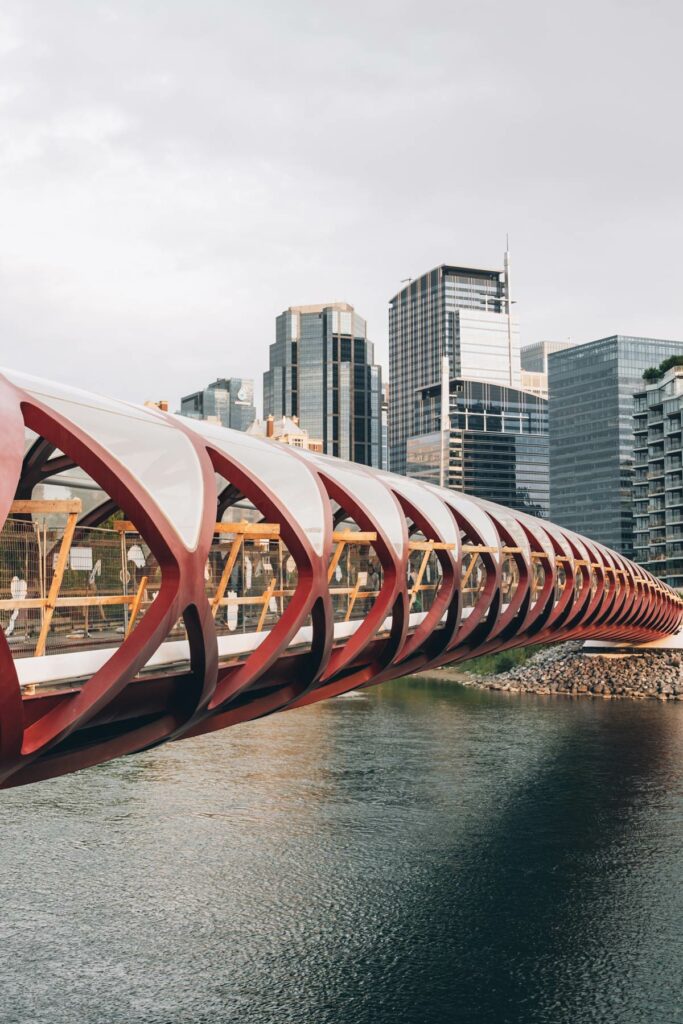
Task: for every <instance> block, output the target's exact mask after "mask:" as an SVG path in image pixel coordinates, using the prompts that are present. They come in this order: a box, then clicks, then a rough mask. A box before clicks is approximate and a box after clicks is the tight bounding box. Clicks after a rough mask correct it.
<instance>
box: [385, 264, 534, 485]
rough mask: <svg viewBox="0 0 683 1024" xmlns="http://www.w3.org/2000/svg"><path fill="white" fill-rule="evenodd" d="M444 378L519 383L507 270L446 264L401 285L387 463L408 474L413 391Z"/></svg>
mask: <svg viewBox="0 0 683 1024" xmlns="http://www.w3.org/2000/svg"><path fill="white" fill-rule="evenodd" d="M444 358H447V359H448V365H449V377H450V378H453V379H460V380H479V381H485V382H486V383H489V384H496V385H499V386H501V387H513V388H518V387H519V386H520V360H519V329H518V325H517V321H516V317H514V316H513V315H512V308H511V300H510V289H509V273H508V272H506V271H501V270H481V269H478V268H473V267H456V266H449V265H446V264H443V265H442V266H440V267H436V268H435V269H434V270H430V271H429V272H428V273H426V274H423V275H422V276H421V277H418V278H417V279H416V280H414V281H411V282H410V283H409V284H406V285H405V287H404V288H402V289H401V291H400V292H398V294H397V295H395V296H394V297H393V299H391V302H390V304H389V393H390V395H391V405H390V408H389V463H390V468H391V469H392V470H393V471H394V472H397V473H405V471H406V445H407V442H408V438H409V437H411V436H412V435H414V434H416V433H418V432H420V431H418V427H419V420H420V410H419V408H418V406H419V400H418V399H417V397H416V395H417V389H418V388H425V387H430V386H433V385H438V384H439V383H440V381H441V377H442V372H443V371H442V367H443V360H444Z"/></svg>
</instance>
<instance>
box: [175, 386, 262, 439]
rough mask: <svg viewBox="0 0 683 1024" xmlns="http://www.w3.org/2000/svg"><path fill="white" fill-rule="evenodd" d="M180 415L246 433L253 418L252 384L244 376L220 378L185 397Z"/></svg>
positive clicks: (254, 415) (254, 412)
mask: <svg viewBox="0 0 683 1024" xmlns="http://www.w3.org/2000/svg"><path fill="white" fill-rule="evenodd" d="M180 415H181V416H189V417H190V419H195V420H213V421H214V422H218V423H220V424H221V426H223V427H231V428H232V429H233V430H246V429H247V427H248V426H249V425H250V424H251V423H253V422H254V420H255V419H256V407H255V406H254V382H253V380H248V379H246V378H244V377H229V378H226V377H219V378H218V380H215V381H214V382H213V383H212V384H209V385H207V387H205V388H204V389H203V390H202V391H193V392H192V394H191V395H184V396H183V397H182V398H181V399H180Z"/></svg>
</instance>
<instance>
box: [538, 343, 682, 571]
mask: <svg viewBox="0 0 683 1024" xmlns="http://www.w3.org/2000/svg"><path fill="white" fill-rule="evenodd" d="M682 354H683V341H663V340H660V339H657V338H633V337H627V336H624V335H621V334H615V335H613V336H611V337H609V338H601V339H600V340H598V341H591V342H588V343H587V344H584V345H572V346H571V348H567V349H565V350H564V351H560V352H553V353H551V354H550V356H549V358H548V382H549V390H550V401H549V418H550V517H551V519H552V520H553V522H556V523H558V524H559V525H560V526H566V527H567V528H568V529H570V530H575V531H576V532H577V533H583V534H586V535H587V536H589V537H591V538H592V539H593V540H596V541H599V542H600V543H602V544H606V545H607V546H608V547H611V548H614V549H615V550H616V551H620V552H621V553H622V554H623V555H626V556H628V557H629V558H632V557H633V553H634V550H633V464H634V455H633V404H634V397H633V396H634V394H635V392H636V391H641V390H642V387H643V380H642V375H643V371H644V370H646V369H648V368H649V367H651V366H658V365H659V364H660V363H661V362H662V361H663V360H664V359H666V358H667V357H668V356H672V355H682Z"/></svg>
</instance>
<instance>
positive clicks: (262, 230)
mask: <svg viewBox="0 0 683 1024" xmlns="http://www.w3.org/2000/svg"><path fill="white" fill-rule="evenodd" d="M438 8H439V16H438V17H434V18H429V17H425V18H420V19H415V18H414V17H410V16H409V11H410V8H409V7H408V5H407V4H402V3H400V2H399V3H398V5H397V4H394V5H392V8H391V17H389V16H388V10H387V8H386V7H385V5H383V4H378V5H375V6H374V7H373V8H372V9H369V10H368V9H367V5H362V6H361V5H360V4H357V3H351V4H350V5H347V8H346V17H345V18H344V20H343V23H341V22H340V19H339V18H338V16H337V13H336V12H335V11H333V10H330V11H327V10H324V9H321V8H320V7H319V6H313V5H310V4H307V3H302V2H298V3H293V4H292V5H290V6H289V7H288V8H287V9H286V10H284V9H283V10H279V9H272V10H271V9H267V10H264V9H263V8H262V7H259V6H258V5H254V6H252V7H250V8H249V9H241V8H238V7H234V6H233V5H230V4H226V5H225V7H218V6H215V5H211V6H209V5H206V4H201V3H200V4H199V5H196V6H195V7H193V9H192V10H191V11H190V10H189V9H185V8H184V7H182V6H179V5H170V6H168V7H167V8H165V9H164V11H163V12H160V11H156V10H153V9H147V10H142V9H140V8H139V6H138V5H135V4H132V3H129V2H125V0H124V2H122V3H120V4H117V5H116V7H115V8H112V7H111V6H107V5H102V6H98V7H92V6H91V5H90V6H88V5H84V4H82V3H77V2H75V3H72V4H70V5H49V6H47V7H46V6H45V5H39V4H36V3H32V2H28V3H25V4H19V3H16V2H15V3H12V2H9V3H8V4H6V5H4V7H3V17H2V26H1V27H2V50H3V63H2V69H1V70H0V94H1V95H2V104H1V105H0V127H1V128H2V132H1V133H0V137H1V138H2V139H3V140H5V141H4V142H3V144H2V147H1V149H0V179H1V181H2V186H3V187H2V190H1V193H0V213H1V214H2V219H3V242H2V248H1V249H0V254H1V256H2V262H1V264H0V283H1V284H2V302H0V329H1V330H2V334H3V337H4V338H5V339H7V343H6V344H7V346H8V347H9V346H10V345H12V346H13V347H16V348H17V349H18V350H20V351H21V353H22V356H21V359H20V360H18V359H11V358H9V357H8V356H7V355H6V356H5V357H4V359H3V361H4V362H14V363H17V362H21V363H22V364H23V365H24V367H26V366H32V367H34V366H38V367H39V368H40V370H41V372H43V373H44V374H45V375H46V376H59V375H60V372H63V363H64V360H65V357H66V358H68V359H69V362H70V370H71V372H74V371H75V372H77V375H78V379H79V381H80V383H81V384H82V385H83V386H84V387H86V388H92V389H94V390H99V391H101V392H105V393H106V392H114V393H116V394H118V395H119V396H121V397H123V398H126V399H129V400H133V399H137V398H141V397H143V396H144V395H146V394H148V393H151V391H152V388H153V390H154V393H155V394H157V393H158V394H164V395H166V396H167V397H168V399H169V401H170V403H171V407H173V408H175V407H176V406H177V402H178V399H179V397H180V392H181V390H182V388H181V387H180V386H178V385H177V383H176V380H177V379H180V380H183V381H186V380H187V379H188V377H189V375H190V374H192V375H193V376H194V375H196V379H197V381H198V382H201V381H204V380H208V379H210V378H211V376H212V375H213V374H214V372H215V371H214V367H215V365H216V362H217V361H218V359H219V358H220V357H221V356H222V355H223V354H224V353H225V354H227V355H228V356H229V357H230V372H232V373H234V374H235V375H237V376H251V375H253V374H254V370H255V369H256V368H257V367H258V368H260V367H263V366H264V365H265V364H266V356H267V349H268V344H269V342H270V338H271V324H272V318H273V316H274V315H275V314H276V313H277V311H278V310H280V309H283V308H285V307H286V306H288V305H290V304H292V303H298V302H306V301H307V300H308V298H309V296H313V297H319V298H321V299H325V300H327V301H332V300H342V301H348V302H352V303H353V304H354V305H355V306H356V307H357V308H359V309H362V310H363V313H364V315H365V316H366V317H367V320H368V325H369V330H370V333H371V336H372V337H373V339H374V340H375V343H376V345H377V357H378V361H379V362H380V363H381V364H382V365H383V366H384V367H385V368H386V366H387V324H386V304H387V300H388V297H389V296H391V295H392V294H395V293H396V291H397V290H398V288H399V287H400V284H401V280H402V279H403V278H406V277H411V276H412V277H414V276H416V275H417V274H420V273H422V272H423V271H424V269H425V268H428V267H432V266H436V265H438V264H439V263H440V262H442V261H444V260H445V261H449V262H455V263H464V264H466V265H468V264H469V265H474V266H488V265H490V263H491V256H492V254H497V253H499V252H501V251H502V249H503V247H504V239H505V233H506V232H508V231H509V233H510V243H511V249H512V252H513V257H514V278H513V291H514V294H515V297H516V299H517V302H518V308H519V310H520V311H522V317H521V319H522V324H523V331H522V343H523V344H526V343H530V342H533V341H536V340H538V339H541V338H557V339H558V340H564V339H566V338H567V337H571V338H572V339H573V340H576V341H579V342H583V341H588V340H590V339H591V338H596V337H601V336H606V335H608V334H610V333H613V332H614V331H618V332H622V333H624V334H630V335H634V336H647V335H653V336H658V337H679V336H681V335H682V334H683V323H682V314H681V312H680V309H679V303H678V301H677V283H678V279H679V277H680V265H681V255H680V246H679V238H680V213H679V212H678V211H679V203H678V201H677V199H678V190H679V185H678V180H677V178H678V174H677V168H678V166H679V163H680V151H681V145H682V143H681V141H680V139H679V137H678V135H677V133H675V132H671V131H670V130H667V126H668V125H670V124H671V123H674V122H675V117H676V113H677V109H676V104H675V99H676V96H677V91H678V90H677V77H678V74H679V72H678V70H677V68H678V59H677V57H678V55H677V51H676V43H677V36H678V33H677V31H676V29H677V27H679V28H680V26H681V22H682V19H683V14H682V12H681V11H680V9H679V8H678V6H677V5H674V4H673V3H663V4H660V5H658V16H657V17H653V16H652V14H651V12H650V11H649V10H646V9H645V8H641V7H638V6H636V5H627V6H624V5H620V4H617V3H605V2H602V3H599V4H597V5H590V7H589V6H588V5H587V4H579V5H578V9H577V8H576V6H575V7H574V8H573V9H572V12H571V14H570V12H569V11H563V10H561V9H555V8H553V7H552V6H551V7H548V6H547V5H546V6H545V7H543V8H539V6H538V5H537V4H532V3H528V2H527V3H522V4H518V5H514V9H512V8H504V7H500V9H499V10H498V11H497V13H496V17H494V18H491V19H482V18H481V13H480V10H479V9H478V8H477V7H474V6H463V7H462V8H461V9H460V8H459V9H457V10H456V9H454V8H452V7H450V6H448V7H447V6H445V5H440V4H439V5H438ZM584 18H586V19H588V18H589V20H590V26H591V30H590V32H589V33H586V32H585V30H584V28H583V21H584ZM662 19H664V20H665V21H666V23H667V25H668V31H667V32H666V33H662V32H661V31H660V30H659V28H658V26H660V25H661V23H662ZM238 38H239V39H240V41H241V42H240V46H237V45H236V42H235V40H236V39H238ZM577 51H578V52H579V53H581V54H582V62H581V74H577V63H576V54H577ZM330 53H333V54H335V55H336V58H337V59H335V60H330V59H329V55H330ZM121 69H124V73H121ZM625 69H628V73H626V71H625ZM312 81H314V82H315V83H316V85H315V88H313V89H312V88H311V87H310V84H311V82H312ZM368 95H372V97H373V102H372V104H367V103H366V99H365V98H366V96H368ZM501 95H503V96H504V97H505V102H504V103H503V104H502V106H501V100H500V97H501ZM330 118H332V119H333V120H334V122H335V125H336V130H337V131H338V133H339V135H340V136H341V135H342V134H344V133H346V134H347V135H348V137H350V138H352V139H353V145H354V149H355V152H356V153H357V154H358V157H357V159H352V160H348V161H342V160H334V159H332V160H331V159H330V158H329V145H328V140H327V135H326V126H327V125H328V124H329V122H330ZM408 121H410V123H411V125H412V126H413V127H412V130H411V132H410V133H407V132H406V131H405V127H406V123H407V122H408ZM451 124H452V125H453V128H454V130H453V131H446V130H444V125H451ZM304 137H305V138H306V139H307V140H308V142H309V143H310V144H309V145H307V146H306V150H305V153H304V152H303V150H302V147H301V139H302V138H304ZM636 138H637V139H638V145H637V146H635V147H634V144H633V140H634V139H636ZM314 143H317V145H316V144H314ZM436 152H438V153H439V160H438V164H435V163H434V161H432V160H427V159H425V154H426V153H436ZM462 154H466V158H465V159H463V158H462ZM617 169H618V172H617ZM636 197H637V203H636V202H634V199H635V198H636ZM322 254H324V258H322ZM264 282H267V290H266V292H265V300H264ZM93 339H96V342H97V346H98V350H99V352H100V353H102V352H104V353H107V354H109V353H110V354H111V355H110V358H98V359H94V358H92V355H89V352H91V346H92V343H93ZM133 351H134V352H135V356H136V373H134V374H131V372H130V368H129V367H128V366H127V365H126V360H125V358H121V353H126V352H133ZM20 368H21V367H20ZM257 400H258V396H257Z"/></svg>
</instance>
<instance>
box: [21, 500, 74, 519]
mask: <svg viewBox="0 0 683 1024" xmlns="http://www.w3.org/2000/svg"><path fill="white" fill-rule="evenodd" d="M82 507H83V506H82V503H81V499H80V498H68V499H65V500H63V501H57V500H54V501H34V500H33V498H30V499H28V498H27V499H21V500H19V501H13V502H12V504H11V505H10V510H9V514H10V515H15V516H18V515H25V514H26V513H29V512H35V513H36V514H37V515H48V514H49V513H51V512H62V513H66V514H67V515H69V514H70V513H73V512H76V513H80V512H81V509H82Z"/></svg>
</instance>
